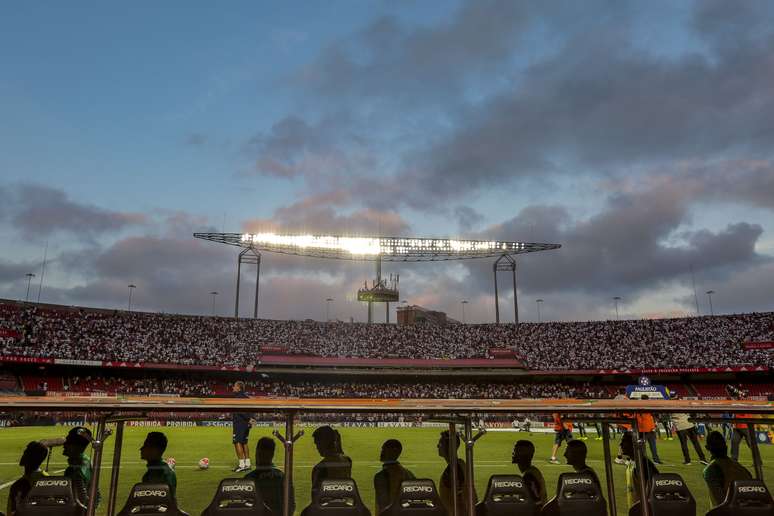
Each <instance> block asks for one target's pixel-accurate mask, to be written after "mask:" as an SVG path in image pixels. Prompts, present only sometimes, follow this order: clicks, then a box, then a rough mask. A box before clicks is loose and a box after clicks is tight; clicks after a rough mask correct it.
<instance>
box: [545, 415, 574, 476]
mask: <svg viewBox="0 0 774 516" xmlns="http://www.w3.org/2000/svg"><path fill="white" fill-rule="evenodd" d="M553 418H554V447H553V448H552V449H551V458H550V459H549V461H548V462H550V463H552V464H559V461H558V460H556V453H557V452H558V451H559V447H560V446H561V445H562V442H567V444H569V443H570V441H572V422H571V421H570V420H568V419H565V418H563V417H562V415H561V414H559V413H558V412H555V413H554V414H553Z"/></svg>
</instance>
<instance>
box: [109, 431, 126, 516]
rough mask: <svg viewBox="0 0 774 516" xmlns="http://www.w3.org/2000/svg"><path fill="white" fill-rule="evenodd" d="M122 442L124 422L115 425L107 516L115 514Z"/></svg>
mask: <svg viewBox="0 0 774 516" xmlns="http://www.w3.org/2000/svg"><path fill="white" fill-rule="evenodd" d="M123 442H124V422H123V421H118V422H117V423H116V442H115V445H114V446H113V471H111V472H110V492H109V493H108V506H107V514H108V516H113V515H114V514H115V513H116V498H117V496H118V475H119V472H120V470H121V448H122V445H123Z"/></svg>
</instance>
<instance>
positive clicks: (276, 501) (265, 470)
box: [245, 437, 296, 516]
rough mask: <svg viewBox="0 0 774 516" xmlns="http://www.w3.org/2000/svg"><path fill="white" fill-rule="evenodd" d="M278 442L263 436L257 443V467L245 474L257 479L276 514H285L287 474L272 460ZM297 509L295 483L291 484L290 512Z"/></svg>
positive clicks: (258, 485) (259, 488)
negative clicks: (284, 497) (284, 499)
mask: <svg viewBox="0 0 774 516" xmlns="http://www.w3.org/2000/svg"><path fill="white" fill-rule="evenodd" d="M275 447H276V444H275V443H274V439H271V438H270V437H261V438H260V439H259V440H258V443H257V444H256V445H255V469H254V470H253V471H251V472H250V473H248V474H247V475H245V478H250V479H253V480H254V481H255V486H256V487H257V488H258V491H259V492H260V493H261V496H262V497H263V501H264V502H266V505H268V506H269V508H270V509H271V510H272V512H273V513H274V516H282V514H283V511H282V509H283V507H284V506H283V496H282V495H283V485H284V482H285V474H284V473H283V472H282V471H281V470H280V469H278V468H277V467H276V466H275V465H274V463H273V462H272V461H273V459H274V449H275ZM295 509H296V501H295V494H294V492H293V485H292V484H291V485H290V514H293V512H294V511H295Z"/></svg>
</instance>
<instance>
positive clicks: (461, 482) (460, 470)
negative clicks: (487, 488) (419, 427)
mask: <svg viewBox="0 0 774 516" xmlns="http://www.w3.org/2000/svg"><path fill="white" fill-rule="evenodd" d="M452 439H453V441H452ZM450 443H451V444H452V445H453V447H454V450H458V449H459V447H460V435H459V434H458V433H456V432H455V433H454V435H452V434H450V433H449V431H448V430H444V431H443V432H441V437H440V438H439V439H438V455H439V456H440V457H443V459H444V460H445V461H446V464H447V465H446V468H445V469H444V470H443V473H442V474H441V481H440V482H439V489H438V494H439V496H440V498H441V502H443V504H444V506H446V510H447V511H448V513H449V514H451V512H452V504H453V501H452V500H453V498H452V496H455V494H456V498H457V514H458V515H459V516H464V515H467V514H468V507H467V505H468V504H467V485H466V482H465V461H464V460H462V459H460V458H458V459H457V485H456V486H454V487H452V482H451V459H452V457H453V456H452V455H450V454H449V444H450ZM455 453H456V451H455ZM477 501H478V496H477V495H476V488H475V486H474V487H473V502H474V503H475V502H477Z"/></svg>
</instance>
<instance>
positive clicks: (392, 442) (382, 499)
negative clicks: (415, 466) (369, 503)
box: [374, 439, 416, 516]
mask: <svg viewBox="0 0 774 516" xmlns="http://www.w3.org/2000/svg"><path fill="white" fill-rule="evenodd" d="M402 452H403V445H402V444H401V443H400V441H398V440H397V439H388V440H386V441H384V444H382V451H381V453H380V454H379V460H380V461H381V462H382V469H381V470H380V471H379V472H377V473H376V475H374V493H375V495H376V512H375V513H374V516H378V515H379V514H380V513H381V512H382V511H383V510H384V509H386V508H387V507H389V506H390V505H391V504H392V502H394V501H395V499H396V498H397V497H398V494H399V493H400V483H401V482H403V481H404V480H414V478H416V477H414V474H413V473H412V472H411V471H409V470H408V469H406V468H405V467H404V466H403V465H402V464H401V463H400V462H399V461H398V458H400V454H401V453H402Z"/></svg>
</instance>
